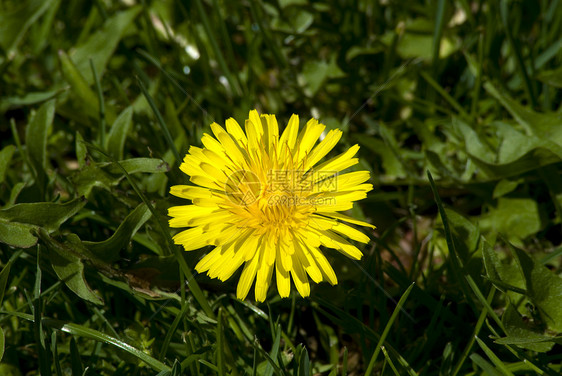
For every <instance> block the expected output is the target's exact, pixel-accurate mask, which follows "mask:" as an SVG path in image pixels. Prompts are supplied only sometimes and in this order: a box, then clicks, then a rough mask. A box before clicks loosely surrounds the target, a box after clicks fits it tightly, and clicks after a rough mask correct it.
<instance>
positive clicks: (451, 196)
mask: <svg viewBox="0 0 562 376" xmlns="http://www.w3.org/2000/svg"><path fill="white" fill-rule="evenodd" d="M561 28H562V6H561V5H560V2H559V1H557V0H556V1H545V0H541V1H531V0H520V1H507V0H497V1H490V2H486V1H476V0H475V1H469V0H459V1H456V2H447V1H444V0H437V1H408V2H406V1H383V0H380V1H361V0H322V1H314V2H312V1H310V2H309V1H306V0H274V1H267V2H260V1H258V0H248V1H243V2H237V1H235V2H229V1H219V0H192V1H190V0H185V1H170V0H169V1H149V0H145V1H140V2H136V1H134V0H128V1H124V0H123V1H120V2H112V1H104V0H97V1H92V2H89V1H72V2H64V1H61V0H26V1H10V0H6V1H2V2H0V51H1V53H0V264H1V265H2V271H1V272H0V304H1V308H0V327H1V330H0V359H1V363H0V374H2V375H24V374H26V375H34V374H41V375H84V374H85V375H113V374H126V375H129V374H130V375H154V374H157V373H158V374H159V375H180V374H186V375H187V374H189V375H208V374H218V375H244V374H248V375H254V374H255V375H313V374H323V375H364V374H369V375H375V374H381V375H387V374H388V375H406V374H407V375H467V374H468V375H515V374H519V375H529V374H541V375H558V374H559V373H560V372H561V366H560V362H561V357H562V356H561V355H560V354H561V352H560V345H559V343H560V341H561V337H560V333H562V301H561V300H560V296H562V279H561V278H560V277H559V276H558V274H559V273H560V255H561V254H562V248H561V247H560V243H561V241H562V236H561V234H562V232H561V229H560V226H561V222H560V219H561V216H562V178H561V175H560V173H561V170H562V169H561V167H562V163H561V160H562V124H561V123H562V118H561V113H560V99H561V93H560V90H559V89H560V88H561V87H562V69H560V63H561V62H562V55H561V53H560V50H561V47H562V38H561V37H560V36H561V35H562V32H561V31H562V30H561ZM253 108H257V109H258V110H259V111H260V112H262V113H275V114H277V116H278V119H279V120H280V123H285V122H286V121H287V120H288V118H289V117H290V115H291V114H292V113H297V114H299V115H300V116H301V119H306V118H309V117H317V118H319V119H320V121H322V122H323V123H324V124H326V125H327V127H328V128H329V129H331V128H340V129H342V130H343V132H344V137H343V139H342V142H341V143H340V145H339V146H338V147H339V148H340V151H341V150H343V149H345V148H347V147H349V146H351V145H353V144H356V143H358V144H359V145H360V146H361V150H360V157H361V163H360V166H359V167H357V168H360V169H368V170H370V171H371V172H372V182H373V183H374V185H375V187H376V189H375V191H373V192H372V193H370V194H369V197H368V198H367V199H366V200H364V201H362V202H361V203H360V204H359V205H357V206H356V208H354V212H353V213H352V214H353V215H354V216H356V217H358V218H360V219H364V220H368V221H370V222H372V223H374V224H376V225H377V230H376V232H374V233H372V234H370V235H372V242H371V243H370V244H368V245H367V246H365V247H364V248H363V252H364V253H365V257H364V258H363V259H362V260H361V261H360V262H357V263H355V262H352V261H350V260H348V259H345V258H344V257H341V256H339V255H337V254H335V252H334V253H330V254H329V257H330V259H331V260H332V261H333V265H334V266H335V268H336V272H337V274H338V277H339V280H340V283H339V284H338V285H337V286H335V287H331V286H327V285H326V284H320V285H317V286H314V288H313V291H312V294H311V297H310V298H309V299H302V298H300V297H298V296H297V295H296V292H294V293H293V294H292V296H291V298H289V299H280V298H279V297H278V296H276V294H275V293H274V291H271V292H270V297H269V299H268V302H267V303H266V304H259V305H255V304H254V303H253V302H252V300H251V299H249V300H247V301H238V300H236V299H235V296H234V294H233V292H234V288H235V278H233V279H232V280H230V281H228V282H227V283H217V282H216V281H214V280H209V279H208V278H207V277H206V276H201V275H197V276H193V274H192V273H193V272H192V267H193V265H195V263H196V262H197V260H198V259H199V258H200V257H201V255H202V254H203V253H204V251H194V252H189V253H186V252H183V251H181V249H179V248H178V247H176V246H174V245H173V243H172V242H171V231H170V229H169V228H168V227H167V217H166V210H167V208H168V207H169V206H172V205H178V204H184V203H183V202H181V200H176V199H175V198H173V197H169V195H168V189H169V186H170V185H174V184H183V183H185V182H186V180H187V177H186V176H185V175H183V174H182V173H181V172H180V171H179V169H178V164H179V162H180V160H181V158H182V155H184V154H185V153H186V152H187V149H188V147H189V145H199V144H200V141H199V140H200V137H201V136H202V134H203V133H204V132H209V124H210V123H211V122H212V121H217V122H219V123H223V122H224V120H225V119H226V118H228V117H230V116H233V117H235V118H236V119H237V120H238V121H243V120H244V119H245V118H246V116H247V114H248V111H249V110H251V109H253Z"/></svg>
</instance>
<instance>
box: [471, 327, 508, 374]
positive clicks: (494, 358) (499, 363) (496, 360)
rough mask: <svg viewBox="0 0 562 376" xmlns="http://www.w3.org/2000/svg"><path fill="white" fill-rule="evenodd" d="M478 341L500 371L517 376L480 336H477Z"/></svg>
mask: <svg viewBox="0 0 562 376" xmlns="http://www.w3.org/2000/svg"><path fill="white" fill-rule="evenodd" d="M475 338H476V342H478V345H480V348H481V349H482V350H484V352H485V353H486V355H487V356H488V358H490V360H491V361H492V363H494V365H495V366H496V367H497V368H498V369H499V370H500V372H501V373H502V374H503V375H505V376H515V375H513V373H512V372H511V371H510V370H509V369H508V368H507V366H506V365H505V364H504V362H502V361H501V360H500V358H498V356H497V355H496V354H494V352H493V351H492V350H491V349H490V348H489V347H488V346H486V344H485V343H484V341H482V340H481V339H480V338H478V336H475Z"/></svg>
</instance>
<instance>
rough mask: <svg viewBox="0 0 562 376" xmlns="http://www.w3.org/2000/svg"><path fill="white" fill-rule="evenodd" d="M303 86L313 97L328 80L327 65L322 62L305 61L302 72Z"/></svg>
mask: <svg viewBox="0 0 562 376" xmlns="http://www.w3.org/2000/svg"><path fill="white" fill-rule="evenodd" d="M302 75H303V79H304V84H305V85H306V87H307V88H308V90H309V91H310V95H311V96H314V95H315V94H316V92H317V91H318V89H320V87H321V86H322V84H324V82H325V81H326V78H328V63H326V62H324V61H306V62H305V63H304V67H303V70H302Z"/></svg>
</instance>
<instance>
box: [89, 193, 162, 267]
mask: <svg viewBox="0 0 562 376" xmlns="http://www.w3.org/2000/svg"><path fill="white" fill-rule="evenodd" d="M151 215H152V214H151V213H150V210H148V208H147V207H146V205H145V204H144V203H141V204H140V205H139V206H137V207H136V209H135V210H133V211H132V212H131V213H130V214H129V215H128V216H127V218H125V220H124V221H123V222H122V223H121V224H120V225H119V227H118V228H117V230H116V231H115V233H114V234H113V235H112V236H111V237H110V238H109V239H107V240H104V241H101V242H88V241H84V245H85V246H86V247H87V248H88V249H89V250H90V251H91V252H92V253H93V254H95V256H96V257H97V258H99V259H100V260H102V261H104V262H108V263H111V262H114V261H117V260H118V259H119V251H120V250H121V249H122V248H124V247H125V246H126V245H127V244H128V243H129V241H130V240H131V238H132V237H133V236H134V235H135V233H136V232H137V231H138V230H139V228H140V227H141V226H142V225H143V224H144V223H145V222H146V221H148V219H149V218H150V217H151Z"/></svg>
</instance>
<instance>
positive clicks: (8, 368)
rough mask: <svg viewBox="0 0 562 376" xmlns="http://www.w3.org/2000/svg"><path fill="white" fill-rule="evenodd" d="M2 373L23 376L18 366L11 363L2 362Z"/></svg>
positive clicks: (0, 372)
mask: <svg viewBox="0 0 562 376" xmlns="http://www.w3.org/2000/svg"><path fill="white" fill-rule="evenodd" d="M0 375H2V376H21V371H20V370H19V368H18V367H16V366H14V365H13V364H10V363H0Z"/></svg>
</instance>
